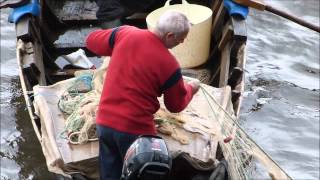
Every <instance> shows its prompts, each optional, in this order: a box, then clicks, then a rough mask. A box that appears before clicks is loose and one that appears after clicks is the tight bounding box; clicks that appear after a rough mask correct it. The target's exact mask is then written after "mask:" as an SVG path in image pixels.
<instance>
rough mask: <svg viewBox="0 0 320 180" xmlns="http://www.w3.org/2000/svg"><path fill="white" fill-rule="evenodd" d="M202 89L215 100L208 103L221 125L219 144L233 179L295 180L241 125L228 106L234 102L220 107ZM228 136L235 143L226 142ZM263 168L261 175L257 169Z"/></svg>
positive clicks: (215, 118)
mask: <svg viewBox="0 0 320 180" xmlns="http://www.w3.org/2000/svg"><path fill="white" fill-rule="evenodd" d="M201 90H202V91H203V92H204V94H205V95H206V98H207V99H211V101H209V100H208V101H207V102H208V104H209V106H210V107H211V109H212V114H213V117H214V118H213V119H214V120H216V121H218V123H219V124H220V133H221V134H220V136H221V138H220V139H221V141H219V144H220V146H221V149H222V152H223V154H224V156H225V159H226V160H227V161H228V163H229V166H228V168H229V175H230V177H231V179H239V180H242V179H243V180H244V179H255V178H264V179H268V176H269V178H271V179H281V180H282V179H291V178H290V177H289V176H288V175H287V174H286V173H285V172H284V171H283V170H282V169H281V168H280V167H279V166H278V164H277V163H276V162H274V161H273V160H272V159H271V158H270V157H269V156H268V155H267V154H266V153H265V152H264V151H263V150H262V149H261V148H260V147H259V146H258V145H257V144H256V143H255V142H254V141H253V140H252V139H251V138H250V137H249V136H248V135H247V134H246V133H245V131H244V130H243V129H242V128H241V126H240V125H239V124H238V123H237V120H236V117H235V116H234V113H233V109H232V108H226V107H227V106H225V105H226V104H228V103H231V102H229V101H230V99H229V101H228V102H225V104H224V103H222V104H219V103H218V102H217V101H216V100H215V98H214V97H213V96H212V95H211V94H210V93H209V92H208V91H207V90H206V89H205V88H203V87H201ZM229 96H230V95H229ZM225 97H227V96H225ZM210 102H211V103H210ZM229 107H230V106H229ZM227 137H232V140H231V141H230V142H228V143H225V142H224V141H223V139H225V138H227ZM261 165H262V166H263V168H264V172H261V174H259V175H258V174H257V173H256V172H257V168H258V167H259V166H261ZM257 176H259V177H257Z"/></svg>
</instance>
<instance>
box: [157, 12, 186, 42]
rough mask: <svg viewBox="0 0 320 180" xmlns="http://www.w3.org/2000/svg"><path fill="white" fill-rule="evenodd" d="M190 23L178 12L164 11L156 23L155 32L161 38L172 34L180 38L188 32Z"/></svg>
mask: <svg viewBox="0 0 320 180" xmlns="http://www.w3.org/2000/svg"><path fill="white" fill-rule="evenodd" d="M190 27H191V23H190V21H189V20H188V18H187V16H185V15H184V14H182V13H180V12H178V11H172V10H170V11H166V12H165V13H164V14H162V15H161V16H160V18H159V20H158V21H157V24H156V27H155V30H156V31H157V32H158V33H159V35H160V36H161V37H163V36H164V35H165V34H166V33H168V32H172V33H173V34H174V35H175V36H180V35H183V34H185V33H186V32H189V30H190Z"/></svg>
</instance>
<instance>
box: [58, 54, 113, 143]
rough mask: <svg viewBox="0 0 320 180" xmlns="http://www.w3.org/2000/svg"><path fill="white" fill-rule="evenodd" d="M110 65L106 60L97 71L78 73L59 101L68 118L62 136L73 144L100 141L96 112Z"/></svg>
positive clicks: (60, 107)
mask: <svg viewBox="0 0 320 180" xmlns="http://www.w3.org/2000/svg"><path fill="white" fill-rule="evenodd" d="M108 63H109V59H106V60H105V61H104V63H103V64H102V66H101V67H100V68H99V69H97V70H95V71H93V70H82V71H77V72H76V73H75V78H74V80H73V81H72V83H71V84H70V86H69V87H67V89H66V91H65V92H64V93H63V94H62V96H61V97H60V99H59V103H58V107H59V109H60V110H61V111H62V112H63V113H64V114H65V116H66V121H65V129H64V131H63V132H62V133H61V136H62V137H63V138H67V139H68V140H69V143H71V144H84V143H87V142H88V141H96V140H98V138H97V134H96V124H95V119H96V110H97V107H98V104H99V99H100V95H101V89H102V85H103V79H104V76H105V71H106V69H107V66H108Z"/></svg>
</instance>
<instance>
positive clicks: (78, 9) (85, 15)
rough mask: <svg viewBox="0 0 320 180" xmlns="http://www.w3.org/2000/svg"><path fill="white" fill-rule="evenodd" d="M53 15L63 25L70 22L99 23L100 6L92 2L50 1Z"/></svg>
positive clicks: (85, 0) (48, 3) (74, 0)
mask: <svg viewBox="0 0 320 180" xmlns="http://www.w3.org/2000/svg"><path fill="white" fill-rule="evenodd" d="M46 3H47V5H48V7H49V8H50V9H51V11H52V13H53V14H54V15H55V16H56V17H57V18H58V19H59V20H60V21H61V22H63V23H66V24H68V22H70V21H87V22H94V21H98V19H97V17H96V12H97V10H98V6H97V4H96V3H95V1H90V0H72V1H70V0H50V1H48V0H47V1H46Z"/></svg>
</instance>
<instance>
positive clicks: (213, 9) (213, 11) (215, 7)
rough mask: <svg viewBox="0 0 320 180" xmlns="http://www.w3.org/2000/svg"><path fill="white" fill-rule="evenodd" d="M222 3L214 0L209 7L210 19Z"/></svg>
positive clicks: (214, 15)
mask: <svg viewBox="0 0 320 180" xmlns="http://www.w3.org/2000/svg"><path fill="white" fill-rule="evenodd" d="M221 3H222V1H221V0H215V1H214V2H213V3H212V5H211V10H212V17H216V15H217V13H218V10H219V8H220V6H221Z"/></svg>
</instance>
